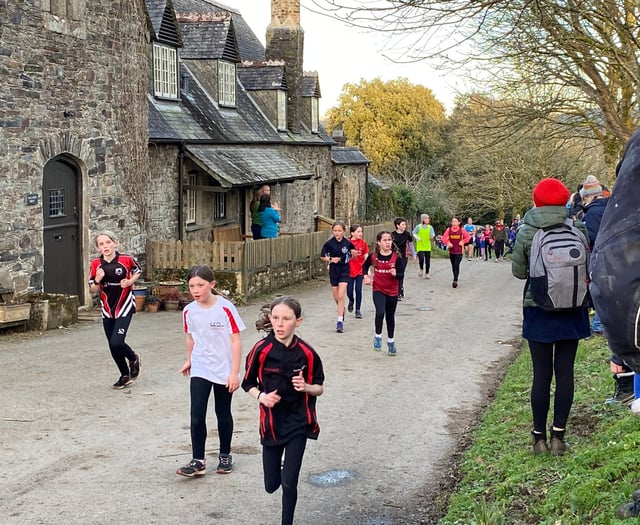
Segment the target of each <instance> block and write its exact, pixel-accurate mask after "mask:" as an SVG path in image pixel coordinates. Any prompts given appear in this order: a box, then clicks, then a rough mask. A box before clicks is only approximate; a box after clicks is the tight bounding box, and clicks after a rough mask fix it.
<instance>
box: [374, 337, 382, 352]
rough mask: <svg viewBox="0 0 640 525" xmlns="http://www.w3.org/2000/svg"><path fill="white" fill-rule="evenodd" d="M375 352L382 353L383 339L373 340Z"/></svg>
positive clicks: (375, 338)
mask: <svg viewBox="0 0 640 525" xmlns="http://www.w3.org/2000/svg"><path fill="white" fill-rule="evenodd" d="M373 351H374V352H382V337H374V338H373Z"/></svg>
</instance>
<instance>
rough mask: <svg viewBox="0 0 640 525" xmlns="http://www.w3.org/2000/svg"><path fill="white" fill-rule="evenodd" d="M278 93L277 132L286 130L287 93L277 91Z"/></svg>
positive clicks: (280, 90)
mask: <svg viewBox="0 0 640 525" xmlns="http://www.w3.org/2000/svg"><path fill="white" fill-rule="evenodd" d="M277 93H278V99H277V103H278V131H286V130H287V92H286V91H284V90H282V89H279V90H278V91H277Z"/></svg>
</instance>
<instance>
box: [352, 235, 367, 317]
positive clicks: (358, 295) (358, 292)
mask: <svg viewBox="0 0 640 525" xmlns="http://www.w3.org/2000/svg"><path fill="white" fill-rule="evenodd" d="M349 231H350V232H351V238H350V239H349V240H350V241H351V244H353V246H354V247H355V250H356V252H355V255H354V256H353V257H351V259H349V283H348V284H347V297H348V298H349V305H348V306H347V311H349V312H353V307H354V304H355V307H356V319H362V312H361V311H360V308H361V307H362V279H363V275H362V264H363V263H364V260H365V259H366V258H367V255H368V254H369V245H368V244H367V241H365V240H364V239H363V238H362V233H363V232H362V226H360V225H359V224H352V225H351V227H350V228H349ZM354 294H355V298H354ZM354 299H355V303H354Z"/></svg>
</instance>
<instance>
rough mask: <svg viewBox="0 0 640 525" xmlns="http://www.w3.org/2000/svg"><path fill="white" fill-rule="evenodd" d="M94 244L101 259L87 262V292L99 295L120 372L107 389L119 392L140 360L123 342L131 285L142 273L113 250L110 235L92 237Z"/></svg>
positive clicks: (128, 320) (132, 261)
mask: <svg viewBox="0 0 640 525" xmlns="http://www.w3.org/2000/svg"><path fill="white" fill-rule="evenodd" d="M95 242H96V248H98V250H99V251H100V254H101V255H100V257H97V258H96V259H94V260H93V261H91V269H90V271H89V290H90V291H91V293H97V292H100V303H101V304H102V326H103V328H104V333H105V335H106V336H107V341H108V342H109V350H111V357H113V360H114V361H115V363H116V365H117V367H118V370H120V378H119V379H118V380H117V381H116V382H115V383H114V384H113V386H112V387H111V388H113V389H114V390H121V389H123V388H124V387H126V386H129V385H130V384H131V383H132V382H133V380H134V379H137V377H138V375H139V374H140V356H139V355H138V354H136V353H135V352H134V351H133V350H131V347H130V346H129V345H128V344H127V343H125V340H124V339H125V337H126V336H127V330H128V329H129V325H130V324H131V318H132V316H133V313H134V312H135V311H136V303H135V300H134V298H133V291H132V290H133V288H132V287H133V283H135V282H136V281H137V280H138V278H139V277H140V275H141V272H142V270H141V269H140V266H139V265H138V262H137V261H136V260H135V259H134V258H133V257H131V256H130V255H127V254H126V253H119V252H118V251H117V250H116V246H117V245H118V243H117V242H116V237H115V235H114V234H113V233H111V232H107V231H105V232H101V233H99V234H98V235H96V241H95ZM127 360H128V361H129V362H128V363H127Z"/></svg>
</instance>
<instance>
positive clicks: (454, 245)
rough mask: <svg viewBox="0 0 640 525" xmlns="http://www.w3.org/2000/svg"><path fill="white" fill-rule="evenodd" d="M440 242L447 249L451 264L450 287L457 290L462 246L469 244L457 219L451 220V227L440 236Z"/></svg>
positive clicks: (466, 235) (464, 231)
mask: <svg viewBox="0 0 640 525" xmlns="http://www.w3.org/2000/svg"><path fill="white" fill-rule="evenodd" d="M442 242H443V243H445V244H446V245H447V248H448V249H449V262H450V263H451V271H452V273H453V282H452V283H451V286H453V287H454V288H457V287H458V276H459V275H460V262H461V261H462V255H463V251H464V246H465V245H466V243H467V242H469V234H468V233H467V231H466V230H465V229H464V228H461V227H460V221H459V220H458V218H457V217H454V218H453V219H451V226H449V227H448V228H447V229H446V230H445V232H444V233H443V234H442Z"/></svg>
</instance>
